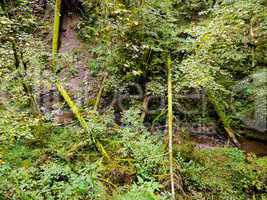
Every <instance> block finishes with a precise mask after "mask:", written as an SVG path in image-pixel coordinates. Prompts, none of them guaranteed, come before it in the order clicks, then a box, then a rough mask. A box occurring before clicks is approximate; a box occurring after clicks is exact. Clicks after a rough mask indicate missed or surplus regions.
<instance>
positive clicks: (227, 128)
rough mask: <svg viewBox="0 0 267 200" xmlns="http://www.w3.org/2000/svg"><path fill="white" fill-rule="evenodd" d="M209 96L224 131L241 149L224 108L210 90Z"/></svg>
mask: <svg viewBox="0 0 267 200" xmlns="http://www.w3.org/2000/svg"><path fill="white" fill-rule="evenodd" d="M207 95H208V98H209V100H210V102H211V103H212V105H213V106H214V108H215V111H216V113H217V115H218V117H219V118H220V120H221V122H222V124H223V127H224V130H225V131H226V133H227V135H228V137H229V139H230V140H231V141H232V142H233V143H234V145H236V146H237V147H240V144H239V142H238V140H237V139H236V137H235V134H234V130H233V129H232V128H231V126H230V122H229V118H228V117H227V116H226V114H225V113H224V111H223V109H222V107H221V106H220V103H219V102H218V101H217V99H216V97H215V95H214V93H213V92H212V91H211V90H208V91H207Z"/></svg>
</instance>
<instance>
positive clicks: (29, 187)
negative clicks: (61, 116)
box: [0, 0, 267, 200]
mask: <svg viewBox="0 0 267 200" xmlns="http://www.w3.org/2000/svg"><path fill="white" fill-rule="evenodd" d="M69 2H70V5H69V6H67V7H71V5H72V4H71V2H72V1H69ZM73 2H75V3H76V4H75V3H74V4H73V5H79V6H80V7H79V8H78V10H79V15H81V22H80V24H78V25H77V27H74V28H75V30H77V31H78V32H79V35H80V38H81V40H82V41H83V44H84V45H85V46H86V47H87V50H88V52H89V53H90V55H91V56H92V59H90V60H89V63H88V70H92V71H93V72H94V74H95V75H96V76H97V74H102V73H103V72H107V73H108V76H107V80H106V82H104V83H103V87H104V91H103V94H102V99H101V102H100V105H99V112H91V111H92V109H93V108H94V103H95V102H96V99H86V101H84V102H83V103H81V105H79V106H80V110H81V111H82V116H83V117H84V119H85V120H86V123H87V124H88V130H86V131H85V130H83V129H82V128H81V127H80V125H79V123H78V121H76V120H75V119H71V123H55V121H54V118H53V117H54V110H53V109H55V108H58V107H60V109H62V110H63V111H67V112H69V108H68V106H67V104H66V103H64V102H62V99H61V100H60V101H61V102H56V103H55V104H59V105H54V104H53V102H52V105H50V106H51V108H50V110H49V109H48V110H42V106H43V105H41V103H42V95H43V93H44V92H45V91H54V79H55V75H54V74H53V73H51V70H50V67H51V56H50V54H49V53H47V52H50V46H51V41H50V40H51V34H50V32H51V29H52V28H51V21H52V17H51V16H52V15H53V9H54V6H53V5H54V1H50V0H49V1H28V0H19V1H18V0H12V1H5V0H4V1H1V2H0V5H1V9H0V42H1V46H0V55H1V57H0V81H1V84H0V134H1V135H0V199H3V200H4V199H14V200H15V199H16V200H17V199H18V200H20V199H22V200H29V199H36V200H37V199H38V200H39V199H62V200H63V199H73V200H76V199H90V200H98V199H99V200H105V199H114V200H131V199H138V200H139V199H140V200H156V199H166V200H167V199H170V198H171V195H170V178H169V162H168V155H167V152H168V150H167V145H168V144H167V139H166V130H165V123H166V114H165V112H166V98H165V96H166V95H165V94H166V92H167V91H166V88H167V87H166V75H167V72H166V66H165V65H166V58H167V57H168V56H170V57H171V60H172V66H173V77H172V78H173V86H174V89H173V95H174V100H173V101H174V105H173V107H174V118H175V120H174V123H175V125H177V126H179V128H178V129H177V130H175V133H174V171H175V177H174V179H175V190H176V192H177V194H176V195H177V199H195V200H201V199H203V200H204V199H208V200H210V199H215V200H246V199H252V200H254V199H259V200H265V199H267V176H266V175H267V158H266V157H256V156H255V155H253V154H245V153H244V152H242V151H241V150H239V149H238V148H233V147H232V145H229V146H227V147H218V148H212V149H199V148H197V147H196V146H195V144H194V143H192V141H190V139H189V138H190V137H189V135H190V127H192V126H193V125H194V124H201V125H203V126H204V128H205V127H206V126H207V124H210V123H213V124H215V125H216V132H217V133H218V134H221V135H226V133H228V132H229V130H230V132H231V133H232V132H234V134H235V135H236V136H237V137H240V136H242V135H243V134H247V133H249V135H250V137H254V138H255V137H256V138H257V139H261V140H265V141H266V133H265V132H264V131H266V114H267V112H266V79H265V77H266V70H265V67H266V56H265V52H266V48H267V46H266V44H267V42H266V39H267V38H266V31H267V30H266V23H267V16H266V2H265V1H264V0H242V1H226V0H218V1H204V0H203V1H202V0H192V1H191V0H190V1H180V0H146V1H137V0H136V1H134V0H133V1H113V0H112V1H111V0H105V1H100V0H92V1H90V0H83V1H81V5H82V6H81V5H80V4H77V2H78V1H73ZM69 12H75V9H73V10H69ZM65 14H66V13H65ZM47 49H49V51H48V50H47ZM79 51H84V50H79V49H78V50H74V51H73V52H70V53H69V54H66V55H60V56H59V64H58V66H57V70H58V71H60V70H61V69H65V68H67V67H66V66H68V65H74V63H75V60H77V57H79V55H80V54H81V52H79ZM80 59H81V58H80ZM67 69H69V70H68V73H69V74H75V73H76V71H75V70H76V69H75V66H69V68H67ZM100 72H101V73H100ZM82 94H83V91H81V94H79V95H80V96H81V95H82ZM57 95H58V94H57ZM70 95H71V97H75V95H76V96H78V95H77V94H70ZM57 97H58V96H57ZM58 98H59V99H60V97H58ZM83 98H87V97H83ZM77 99H79V98H77ZM77 99H76V100H77ZM149 100H150V101H149ZM111 102H112V103H111ZM50 103H51V102H50ZM114 113H115V115H114ZM204 134H207V133H206V132H205V131H204ZM228 134H229V133H228ZM91 135H93V136H94V137H95V138H96V139H97V140H99V141H100V142H101V143H102V144H103V146H104V148H105V149H106V151H107V153H108V154H109V157H110V158H111V159H110V160H107V159H105V158H103V157H102V156H101V154H100V152H99V149H97V148H96V147H95V146H94V145H93V141H91V137H90V136H91Z"/></svg>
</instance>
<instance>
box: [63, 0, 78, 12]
mask: <svg viewBox="0 0 267 200" xmlns="http://www.w3.org/2000/svg"><path fill="white" fill-rule="evenodd" d="M81 5H82V4H81V2H80V1H79V0H63V1H62V12H63V14H68V13H69V12H71V13H80V11H81Z"/></svg>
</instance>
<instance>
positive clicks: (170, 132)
mask: <svg viewBox="0 0 267 200" xmlns="http://www.w3.org/2000/svg"><path fill="white" fill-rule="evenodd" d="M167 70H168V135H169V162H170V179H171V194H172V199H173V200H174V199H175V190H174V172H173V150H172V149H173V147H172V146H173V141H172V138H173V132H172V126H173V112H172V72H171V71H172V69H171V58H170V56H168V59H167Z"/></svg>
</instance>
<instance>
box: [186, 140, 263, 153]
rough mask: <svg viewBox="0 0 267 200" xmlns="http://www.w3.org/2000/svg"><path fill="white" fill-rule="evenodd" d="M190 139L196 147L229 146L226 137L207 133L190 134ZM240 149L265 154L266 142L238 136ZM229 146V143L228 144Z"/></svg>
mask: <svg viewBox="0 0 267 200" xmlns="http://www.w3.org/2000/svg"><path fill="white" fill-rule="evenodd" d="M190 139H191V140H192V141H193V142H194V143H195V145H196V146H197V147H198V148H216V147H224V146H229V143H228V141H227V139H226V138H225V139H223V138H218V137H216V136H209V135H200V136H196V135H191V137H190ZM238 141H239V143H240V149H241V150H243V151H244V152H245V153H254V154H256V155H257V156H267V142H264V141H255V140H252V139H248V138H244V137H242V138H239V140H238ZM230 146H231V145H230Z"/></svg>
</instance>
